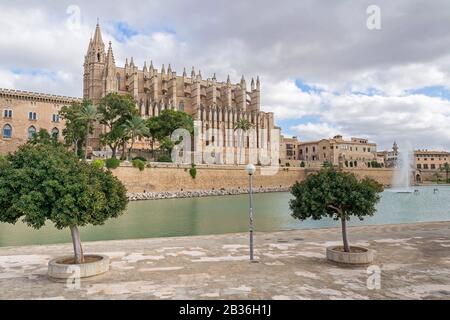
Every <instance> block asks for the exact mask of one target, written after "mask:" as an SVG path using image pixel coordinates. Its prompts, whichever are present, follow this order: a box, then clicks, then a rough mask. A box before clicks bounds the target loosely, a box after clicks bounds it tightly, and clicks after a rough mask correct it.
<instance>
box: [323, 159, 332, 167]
mask: <svg viewBox="0 0 450 320" xmlns="http://www.w3.org/2000/svg"><path fill="white" fill-rule="evenodd" d="M322 168H333V164H332V163H331V162H330V161H328V160H325V161H324V162H323V163H322Z"/></svg>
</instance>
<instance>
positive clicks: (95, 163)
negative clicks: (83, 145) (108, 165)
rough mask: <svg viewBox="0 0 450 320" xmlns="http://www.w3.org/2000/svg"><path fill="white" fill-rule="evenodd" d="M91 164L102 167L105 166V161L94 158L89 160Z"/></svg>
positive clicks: (98, 167)
mask: <svg viewBox="0 0 450 320" xmlns="http://www.w3.org/2000/svg"><path fill="white" fill-rule="evenodd" d="M91 165H92V166H93V167H94V168H97V169H103V167H104V166H105V161H103V160H102V159H96V160H94V161H92V162H91Z"/></svg>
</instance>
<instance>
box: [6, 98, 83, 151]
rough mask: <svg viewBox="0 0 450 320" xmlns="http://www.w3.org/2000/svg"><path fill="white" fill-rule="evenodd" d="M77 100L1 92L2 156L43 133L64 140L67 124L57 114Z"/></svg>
mask: <svg viewBox="0 0 450 320" xmlns="http://www.w3.org/2000/svg"><path fill="white" fill-rule="evenodd" d="M77 100H79V99H77V98H71V97H64V96H56V95H50V94H43V93H35V92H26V91H20V90H7V89H0V111H1V115H0V128H1V135H0V154H6V153H9V152H13V151H15V150H17V148H18V147H19V146H20V145H21V144H23V143H25V142H26V141H28V139H30V138H31V137H32V136H33V134H34V133H36V132H38V131H39V130H40V129H46V130H47V131H48V132H49V133H51V134H52V135H54V136H56V137H57V138H58V139H59V140H62V137H61V133H62V130H63V128H64V121H63V120H61V119H60V117H59V115H58V113H59V110H60V108H61V107H62V106H64V105H67V104H70V103H71V102H73V101H77Z"/></svg>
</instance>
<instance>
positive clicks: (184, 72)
mask: <svg viewBox="0 0 450 320" xmlns="http://www.w3.org/2000/svg"><path fill="white" fill-rule="evenodd" d="M186 77H187V73H186V68H184V69H183V78H186Z"/></svg>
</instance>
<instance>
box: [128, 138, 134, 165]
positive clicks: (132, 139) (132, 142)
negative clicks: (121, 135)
mask: <svg viewBox="0 0 450 320" xmlns="http://www.w3.org/2000/svg"><path fill="white" fill-rule="evenodd" d="M133 145H134V136H133V137H132V138H131V145H130V148H129V149H128V161H131V150H133Z"/></svg>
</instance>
